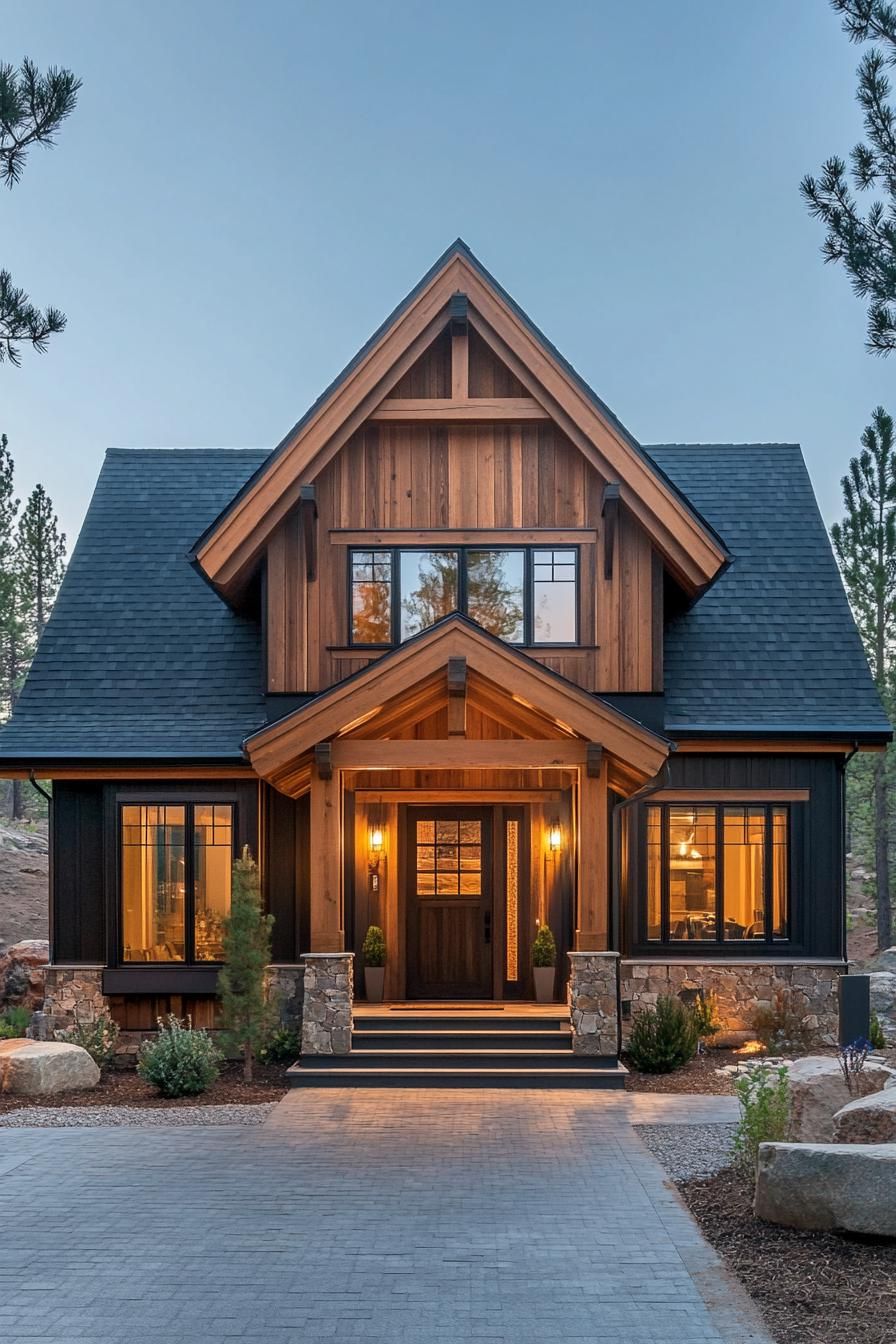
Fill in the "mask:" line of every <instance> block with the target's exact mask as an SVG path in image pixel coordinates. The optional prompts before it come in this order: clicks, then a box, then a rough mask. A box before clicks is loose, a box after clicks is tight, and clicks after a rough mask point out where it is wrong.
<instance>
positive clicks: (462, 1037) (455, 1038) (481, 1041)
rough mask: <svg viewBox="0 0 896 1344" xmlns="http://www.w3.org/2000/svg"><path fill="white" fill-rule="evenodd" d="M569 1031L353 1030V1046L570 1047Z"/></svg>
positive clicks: (431, 1047)
mask: <svg viewBox="0 0 896 1344" xmlns="http://www.w3.org/2000/svg"><path fill="white" fill-rule="evenodd" d="M569 1048H570V1032H569V1027H568V1026H567V1027H566V1029H565V1030H563V1029H561V1030H559V1031H558V1030H557V1029H556V1027H555V1028H554V1029H553V1030H552V1031H491V1030H481V1031H476V1030H470V1031H460V1030H458V1031H429V1030H426V1029H421V1030H416V1029H415V1030H411V1031H379V1030H377V1031H369V1030H368V1029H367V1027H366V1025H365V1026H364V1027H363V1028H361V1029H358V1028H357V1027H356V1029H355V1030H354V1031H353V1032H352V1049H353V1050H356V1049H357V1050H361V1049H363V1050H401V1051H405V1050H453V1049H457V1050H503V1049H508V1050H545V1051H552V1050H564V1049H565V1050H567V1051H568V1050H569Z"/></svg>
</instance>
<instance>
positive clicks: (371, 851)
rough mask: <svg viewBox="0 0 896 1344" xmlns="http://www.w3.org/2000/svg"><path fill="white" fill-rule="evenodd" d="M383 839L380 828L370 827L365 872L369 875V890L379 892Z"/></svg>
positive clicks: (383, 851)
mask: <svg viewBox="0 0 896 1344" xmlns="http://www.w3.org/2000/svg"><path fill="white" fill-rule="evenodd" d="M385 848H386V846H385V837H384V835H383V830H382V827H381V826H371V828H370V832H369V834H368V836H367V871H368V873H369V874H370V890H371V891H372V892H375V893H376V892H379V889H380V863H381V861H382V859H383V858H384V855H385Z"/></svg>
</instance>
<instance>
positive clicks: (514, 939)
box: [505, 821, 520, 983]
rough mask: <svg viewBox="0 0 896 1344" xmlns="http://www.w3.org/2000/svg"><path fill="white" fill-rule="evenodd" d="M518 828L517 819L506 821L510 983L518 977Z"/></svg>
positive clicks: (508, 967)
mask: <svg viewBox="0 0 896 1344" xmlns="http://www.w3.org/2000/svg"><path fill="white" fill-rule="evenodd" d="M519 830H520V824H519V822H518V821H508V822H507V843H506V846H505V863H506V870H505V886H506V904H507V909H506V915H505V918H506V930H505V937H506V944H507V979H508V981H510V982H511V983H512V982H513V981H515V980H517V979H519V955H520V953H519V901H520V871H519Z"/></svg>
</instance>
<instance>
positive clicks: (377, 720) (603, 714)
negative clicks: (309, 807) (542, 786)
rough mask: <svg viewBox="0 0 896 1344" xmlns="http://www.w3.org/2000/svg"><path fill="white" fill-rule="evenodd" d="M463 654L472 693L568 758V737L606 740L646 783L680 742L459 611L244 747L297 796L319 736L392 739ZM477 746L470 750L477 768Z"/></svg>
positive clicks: (259, 768)
mask: <svg viewBox="0 0 896 1344" xmlns="http://www.w3.org/2000/svg"><path fill="white" fill-rule="evenodd" d="M458 658H462V659H464V660H465V661H466V665H467V666H468V667H469V669H470V673H471V678H470V687H471V689H470V694H471V698H472V699H473V700H474V701H475V702H476V703H478V704H480V705H481V707H483V708H484V709H485V712H487V713H488V714H490V715H491V716H492V717H495V718H498V719H499V720H501V716H502V702H503V704H504V705H506V706H507V710H506V712H505V713H504V718H503V721H504V722H505V723H506V724H507V725H508V726H510V727H512V728H513V729H515V730H516V731H518V732H520V733H521V734H522V735H523V736H524V738H525V739H526V740H527V741H532V742H537V741H540V742H541V743H542V746H543V747H548V748H549V744H550V743H551V742H554V743H555V744H556V745H557V748H558V750H557V761H556V763H557V764H558V765H562V764H563V763H564V762H565V763H566V764H569V763H570V760H571V756H570V752H569V750H567V751H566V752H564V751H563V750H561V749H560V744H561V743H566V744H567V748H569V747H570V746H571V745H572V744H574V743H575V744H578V745H579V746H581V747H582V748H584V744H585V743H596V744H599V745H600V746H601V747H602V748H603V749H604V750H605V751H606V752H607V753H608V755H609V756H610V757H611V758H613V759H615V760H616V761H618V762H619V763H620V765H621V767H622V771H623V774H624V775H625V776H626V777H627V780H631V779H636V780H637V781H638V782H643V781H644V780H646V779H649V778H651V777H652V776H653V775H655V774H656V773H657V771H658V770H659V769H660V768H661V767H662V765H663V762H664V761H665V760H666V758H667V756H668V754H669V752H670V750H672V749H673V743H671V742H670V741H669V740H668V739H667V738H664V737H662V736H660V735H659V734H657V733H654V732H651V731H650V730H649V729H647V728H645V727H644V726H643V725H642V724H640V723H637V722H636V721H635V720H634V719H630V718H629V717H628V716H627V715H626V714H624V713H623V712H622V711H621V710H618V709H616V708H614V707H613V706H611V705H610V704H608V703H607V702H606V701H604V700H602V699H601V698H600V697H599V696H596V695H592V694H590V693H589V692H588V691H584V690H582V688H581V687H579V686H576V685H574V684H573V683H572V682H570V681H567V679H566V678H565V677H562V676H560V675H559V674H558V673H556V672H553V671H551V670H550V669H549V668H546V667H544V666H543V665H542V664H541V663H538V662H536V661H535V660H534V659H532V658H529V657H528V656H527V655H526V654H524V653H522V652H520V650H518V649H515V648H513V647H511V646H509V645H507V644H505V643H503V642H502V641H501V640H499V639H497V638H495V637H494V636H493V635H490V634H488V632H487V631H485V630H483V629H482V627H481V626H478V625H477V624H476V623H475V622H474V621H471V620H469V619H468V618H467V617H465V616H461V615H457V614H455V615H451V616H447V617H445V618H444V619H443V620H441V621H439V622H437V623H436V624H435V625H433V626H430V627H429V629H427V630H424V631H423V632H421V633H420V634H419V635H416V636H414V637H413V638H412V639H410V640H408V641H406V643H404V644H402V645H401V646H399V647H398V648H396V649H393V650H392V651H391V652H390V653H387V654H385V655H384V656H383V657H382V658H380V659H378V660H377V661H376V662H374V663H372V664H370V665H369V666H368V667H365V668H363V669H362V670H361V671H359V672H356V673H355V674H354V675H353V676H351V677H348V678H347V679H346V680H344V681H341V682H339V683H338V684H337V685H335V686H333V687H331V688H330V689H329V690H326V691H324V692H322V693H321V694H320V695H318V696H316V697H315V698H314V699H313V700H310V701H309V702H308V703H307V704H305V705H302V706H300V707H299V708H298V709H295V710H293V711H292V712H291V713H289V714H287V715H285V716H284V717H283V718H282V719H278V720H277V721H276V722H275V723H272V724H268V725H266V726H265V727H264V728H261V729H259V730H258V731H257V732H254V733H252V734H251V735H250V736H249V737H247V738H246V739H245V741H244V743H243V749H244V751H245V753H246V755H247V756H248V758H249V761H250V762H251V764H252V767H253V769H254V770H255V771H256V772H257V773H258V774H259V775H260V776H262V778H265V779H267V780H268V781H269V782H270V783H272V784H274V785H275V787H277V788H280V789H281V790H282V791H283V792H286V793H292V794H294V795H295V794H297V793H299V792H302V790H303V788H304V787H305V781H306V780H307V777H308V770H309V767H310V753H311V752H312V751H313V750H314V748H315V747H316V746H317V745H318V744H319V743H323V742H328V741H330V742H332V741H333V739H337V738H338V739H340V740H342V739H345V738H349V737H352V738H358V737H360V738H362V739H365V740H367V741H369V740H371V739H376V740H381V741H385V740H387V739H388V738H389V736H390V734H391V733H395V732H397V731H398V730H399V728H400V727H401V726H403V725H405V726H406V725H407V724H409V723H413V722H414V721H415V715H416V717H417V718H419V717H420V716H421V715H422V714H423V713H425V712H429V711H431V709H432V708H433V707H434V705H436V704H437V703H438V697H439V694H440V687H441V686H442V685H443V683H444V684H445V686H447V680H446V679H447V669H448V662H449V659H458ZM446 693H447V692H446ZM403 715H404V718H403V719H402V716H403ZM378 729H379V731H378ZM453 740H454V741H467V742H469V741H470V739H465V738H455V739H453ZM493 745H495V744H493ZM504 746H505V748H506V743H505V744H504ZM496 749H497V748H496ZM476 750H478V748H471V749H470V757H471V759H470V767H471V768H474V767H475V764H476V762H475V759H474V757H475V753H476ZM508 750H510V748H508ZM541 754H542V755H543V756H545V759H539V761H538V762H536V761H535V760H534V759H533V762H532V764H533V767H534V768H540V767H544V766H546V765H547V764H549V762H548V760H547V756H548V755H549V754H550V753H549V750H547V751H544V752H542V753H541ZM567 756H569V757H570V760H567V759H566V758H567ZM303 758H307V759H306V760H303ZM384 764H385V762H384ZM454 765H455V768H457V763H456V762H455V763H454ZM519 765H520V766H523V765H524V762H523V761H522V760H520V762H519Z"/></svg>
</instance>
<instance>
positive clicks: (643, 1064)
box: [628, 994, 699, 1073]
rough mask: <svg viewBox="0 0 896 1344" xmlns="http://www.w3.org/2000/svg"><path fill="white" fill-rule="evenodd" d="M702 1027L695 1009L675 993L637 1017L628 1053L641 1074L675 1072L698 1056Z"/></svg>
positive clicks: (633, 1024)
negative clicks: (676, 996)
mask: <svg viewBox="0 0 896 1344" xmlns="http://www.w3.org/2000/svg"><path fill="white" fill-rule="evenodd" d="M698 1031H699V1027H698V1023H697V1021H696V1018H695V1016H694V1012H693V1010H692V1009H691V1008H690V1007H689V1005H687V1004H685V1003H682V1001H681V999H677V998H675V997H674V996H673V995H671V994H661V995H660V996H659V998H658V999H657V1001H656V1007H655V1008H642V1009H641V1011H640V1012H638V1013H636V1014H635V1017H634V1020H633V1022H632V1031H631V1036H630V1038H629V1043H628V1053H629V1055H630V1057H631V1061H632V1063H633V1064H634V1066H635V1068H636V1069H638V1070H640V1072H641V1073H674V1072H675V1070H676V1069H680V1068H683V1067H684V1065H685V1064H687V1062H688V1060H690V1059H693V1058H694V1055H695V1054H696V1053H697V1043H698V1041H699V1035H698Z"/></svg>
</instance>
